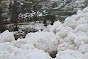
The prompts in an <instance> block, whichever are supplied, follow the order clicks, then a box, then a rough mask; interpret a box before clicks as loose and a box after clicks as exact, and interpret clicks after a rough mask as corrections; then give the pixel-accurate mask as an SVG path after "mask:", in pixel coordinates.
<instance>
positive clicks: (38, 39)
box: [25, 32, 58, 53]
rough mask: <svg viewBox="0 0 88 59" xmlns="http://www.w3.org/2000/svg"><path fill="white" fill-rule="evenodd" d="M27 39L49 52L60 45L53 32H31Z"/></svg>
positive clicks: (36, 46)
mask: <svg viewBox="0 0 88 59" xmlns="http://www.w3.org/2000/svg"><path fill="white" fill-rule="evenodd" d="M25 39H27V40H29V43H31V44H32V45H33V46H34V47H35V48H38V49H42V50H44V51H45V52H49V53H52V52H53V51H56V49H57V45H58V39H57V37H56V36H55V34H54V33H53V32H35V33H29V34H27V35H26V37H25Z"/></svg>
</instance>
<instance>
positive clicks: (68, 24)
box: [0, 7, 88, 59]
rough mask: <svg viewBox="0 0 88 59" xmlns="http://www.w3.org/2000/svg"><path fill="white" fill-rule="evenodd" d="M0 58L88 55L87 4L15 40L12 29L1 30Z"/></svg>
mask: <svg viewBox="0 0 88 59" xmlns="http://www.w3.org/2000/svg"><path fill="white" fill-rule="evenodd" d="M55 52H57V54H56V57H55V58H52V57H51V56H53V55H55ZM50 55H51V56H50ZM0 59H88V7H86V8H85V9H83V10H82V11H81V10H79V11H78V12H77V14H75V15H72V16H70V17H67V18H66V19H65V22H64V23H63V24H62V23H61V22H59V21H56V22H55V23H54V25H52V26H51V25H49V26H47V28H46V29H45V30H44V31H39V32H35V33H28V34H27V35H26V37H25V38H24V39H18V40H17V41H16V40H15V39H14V36H13V33H12V32H9V31H5V32H3V33H1V34H0Z"/></svg>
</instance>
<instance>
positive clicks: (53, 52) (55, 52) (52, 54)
mask: <svg viewBox="0 0 88 59" xmlns="http://www.w3.org/2000/svg"><path fill="white" fill-rule="evenodd" d="M56 54H57V51H52V52H51V53H49V55H50V56H51V57H52V58H55V57H56Z"/></svg>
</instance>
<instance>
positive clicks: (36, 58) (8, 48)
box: [0, 39, 51, 59]
mask: <svg viewBox="0 0 88 59" xmlns="http://www.w3.org/2000/svg"><path fill="white" fill-rule="evenodd" d="M16 44H17V45H16ZM24 46H25V49H24ZM0 59H51V57H50V56H49V54H48V53H46V52H44V51H43V50H39V49H37V48H33V47H32V46H31V45H29V44H27V43H26V41H25V42H24V40H23V39H22V41H21V40H18V41H17V42H16V41H13V42H5V43H1V44H0Z"/></svg>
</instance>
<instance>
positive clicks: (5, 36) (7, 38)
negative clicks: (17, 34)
mask: <svg viewBox="0 0 88 59" xmlns="http://www.w3.org/2000/svg"><path fill="white" fill-rule="evenodd" d="M14 40H15V38H14V35H13V32H9V31H4V32H3V33H1V34H0V43H2V42H12V41H14Z"/></svg>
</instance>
